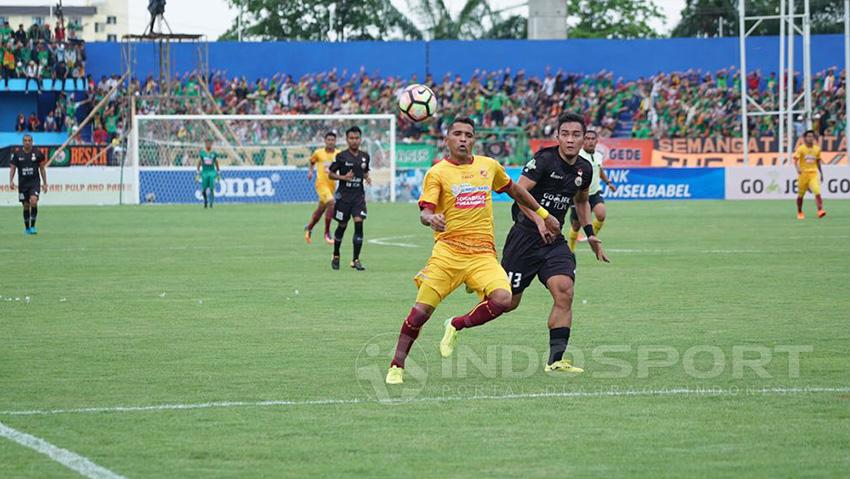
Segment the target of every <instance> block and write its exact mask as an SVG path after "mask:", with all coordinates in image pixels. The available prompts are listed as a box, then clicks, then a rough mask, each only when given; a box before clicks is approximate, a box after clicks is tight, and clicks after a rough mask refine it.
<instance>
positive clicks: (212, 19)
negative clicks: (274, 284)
mask: <svg viewBox="0 0 850 479" xmlns="http://www.w3.org/2000/svg"><path fill="white" fill-rule="evenodd" d="M129 1H130V33H142V31H143V30H144V29H145V26H146V25H147V22H148V20H149V18H150V17H149V15H148V11H147V6H148V1H147V0H129ZM167 1H168V3H167V4H166V9H165V19H166V21H168V24H169V25H170V26H171V29H172V31H174V32H179V33H199V34H206V35H207V37H208V38H209V39H210V40H215V39H216V38H218V36H219V35H221V34H222V33H224V32H225V31H226V30H227V29H228V28H230V26H231V25H232V23H233V20H234V18H236V11H234V10H231V9H230V8H229V7H228V5H227V2H226V1H225V0H167ZM654 1H655V3H656V5H658V6H659V8H660V9H661V11H662V12H663V13H664V15H665V21H664V23H659V24H656V25H653V26H654V27H655V28H656V29H657V30H658V31H660V32H662V33H667V32H669V31H670V30H671V29H672V28H673V27H674V26H675V25H676V23H677V22H678V21H679V18H680V13H681V12H682V8H684V6H685V0H654ZM392 2H393V4H395V5H396V6H397V7H399V8H404V7H405V5H406V3H405V0H392ZM45 3H48V4H50V3H56V0H0V5H4V4H10V5H11V4H14V5H21V4H25V5H26V4H36V5H43V4H45ZM82 3H84V2H83V0H64V1H63V4H65V5H80V4H82ZM446 3H447V4H448V5H449V8H450V9H454V10H459V9H460V8H461V6H462V5H463V3H464V0H446ZM523 3H526V2H525V0H491V2H490V5H491V6H492V7H493V8H494V9H497V10H498V9H503V8H508V7H511V6H514V5H519V4H523ZM513 11H514V10H512V12H513ZM515 11H516V12H517V13H521V14H523V15H527V14H528V7H519V8H517V9H516V10H515Z"/></svg>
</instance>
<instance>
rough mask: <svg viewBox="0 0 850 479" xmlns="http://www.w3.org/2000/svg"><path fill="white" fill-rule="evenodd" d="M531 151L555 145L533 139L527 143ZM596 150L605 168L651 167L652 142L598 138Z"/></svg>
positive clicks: (548, 140) (539, 139) (546, 140)
mask: <svg viewBox="0 0 850 479" xmlns="http://www.w3.org/2000/svg"><path fill="white" fill-rule="evenodd" d="M529 144H530V145H531V151H532V152H536V151H537V150H539V149H540V148H544V147H547V146H553V145H557V144H558V142H557V141H555V140H552V139H541V138H537V139H533V140H530V141H529ZM596 149H597V150H598V151H599V152H600V153H602V155H603V157H604V158H605V160H604V163H603V165H604V166H605V167H606V168H609V167H620V168H633V167H641V166H651V165H652V154H653V152H652V140H642V139H634V138H600V139H599V143H598V144H597V145H596Z"/></svg>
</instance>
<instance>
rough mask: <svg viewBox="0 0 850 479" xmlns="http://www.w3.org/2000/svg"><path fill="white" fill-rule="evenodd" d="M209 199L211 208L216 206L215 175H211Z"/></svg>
mask: <svg viewBox="0 0 850 479" xmlns="http://www.w3.org/2000/svg"><path fill="white" fill-rule="evenodd" d="M209 189H210V192H209V198H210V208H212V207H213V205H214V204H215V173H211V174H210V184H209Z"/></svg>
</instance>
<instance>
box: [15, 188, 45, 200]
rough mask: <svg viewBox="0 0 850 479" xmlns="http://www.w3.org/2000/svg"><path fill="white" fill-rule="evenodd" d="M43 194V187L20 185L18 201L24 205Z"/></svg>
mask: <svg viewBox="0 0 850 479" xmlns="http://www.w3.org/2000/svg"><path fill="white" fill-rule="evenodd" d="M40 194H41V185H18V201H20V202H21V203H23V202H24V201H29V200H30V197H32V196H35V197H36V198H38V197H39V195H40Z"/></svg>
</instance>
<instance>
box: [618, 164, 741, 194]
mask: <svg viewBox="0 0 850 479" xmlns="http://www.w3.org/2000/svg"><path fill="white" fill-rule="evenodd" d="M607 173H608V178H609V179H610V180H611V181H612V182H613V183H614V184H615V185H616V186H617V191H611V190H610V189H609V190H607V191H605V192H604V195H605V199H606V200H614V199H620V200H722V199H723V194H724V182H723V177H724V176H723V168H612V169H609V170H607Z"/></svg>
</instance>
